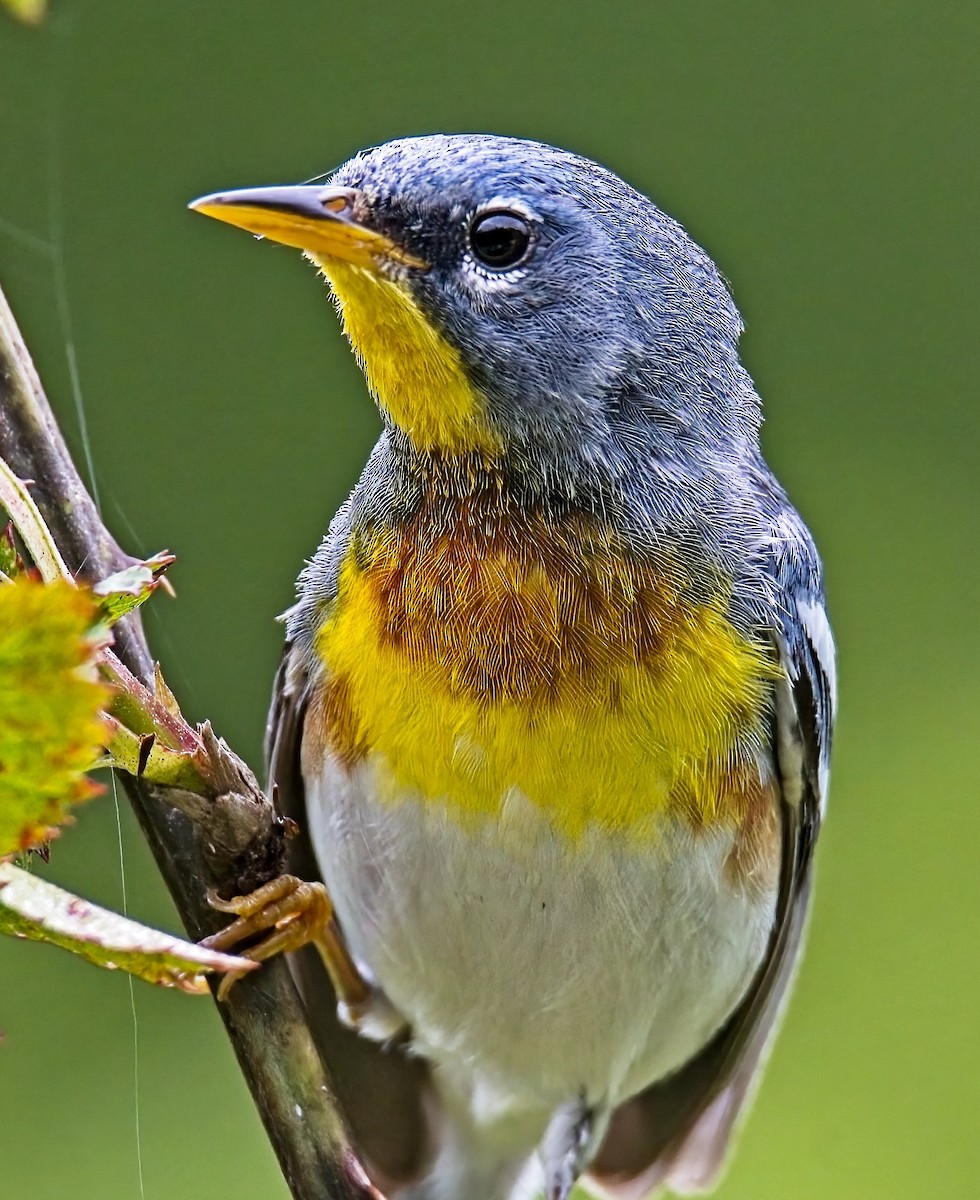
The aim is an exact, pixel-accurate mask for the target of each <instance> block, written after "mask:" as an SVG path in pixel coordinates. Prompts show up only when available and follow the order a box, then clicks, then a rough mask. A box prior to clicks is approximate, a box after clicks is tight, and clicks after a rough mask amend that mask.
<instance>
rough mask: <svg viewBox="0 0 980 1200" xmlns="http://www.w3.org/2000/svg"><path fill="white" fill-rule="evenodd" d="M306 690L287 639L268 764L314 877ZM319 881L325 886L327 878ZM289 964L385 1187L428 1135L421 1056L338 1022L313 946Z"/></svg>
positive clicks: (359, 1141) (413, 1172)
mask: <svg viewBox="0 0 980 1200" xmlns="http://www.w3.org/2000/svg"><path fill="white" fill-rule="evenodd" d="M310 689H311V681H310V675H309V670H308V667H307V663H306V655H305V654H304V653H303V652H302V651H301V649H300V648H299V647H298V646H297V645H295V644H294V643H289V642H287V644H286V648H285V651H284V652H283V656H282V660H281V662H280V665H279V670H278V672H277V674H276V681H275V687H274V690H273V695H272V707H271V709H270V711H269V719H268V722H267V725H266V740H265V748H266V762H267V764H268V769H269V780H270V791H271V794H272V795H274V796H275V799H276V804H277V807H278V809H279V811H280V812H281V813H282V814H283V816H286V817H290V818H292V820H293V821H295V822H296V825H297V826H298V833H297V834H296V836H295V837H294V838H292V839H291V841H290V844H289V870H290V871H291V872H292V873H293V874H295V875H298V876H300V878H302V879H310V880H315V879H319V877H320V871H319V867H318V865H317V861H316V856H315V854H314V853H313V847H312V845H311V843H310V840H309V837H308V836H307V832H306V825H307V820H306V798H305V788H304V785H303V773H302V767H301V761H300V754H301V747H302V740H303V725H304V721H305V719H306V711H307V706H308V703H309V696H310ZM325 882H326V883H327V886H328V888H329V884H330V881H329V880H326V881H325ZM290 967H291V969H292V972H293V977H294V979H295V980H296V984H297V986H298V988H299V990H300V993H301V995H302V997H303V1001H304V1004H305V1006H306V1010H307V1015H308V1018H309V1024H310V1029H311V1031H312V1033H313V1036H314V1040H315V1041H316V1044H317V1048H318V1049H319V1051H320V1056H321V1058H322V1059H323V1061H324V1063H325V1064H326V1067H327V1070H328V1073H329V1076H330V1078H331V1079H332V1080H333V1083H334V1086H335V1088H336V1092H337V1098H338V1100H339V1102H340V1105H341V1108H342V1109H343V1112H344V1116H345V1117H346V1119H347V1123H348V1126H349V1128H350V1131H351V1134H352V1137H353V1141H354V1144H355V1146H356V1147H357V1150H358V1153H359V1154H360V1155H361V1157H362V1158H363V1159H364V1162H365V1166H366V1167H367V1168H368V1171H369V1174H370V1175H371V1178H372V1181H373V1182H375V1183H376V1184H377V1185H379V1186H381V1187H383V1188H385V1189H387V1188H388V1187H390V1186H392V1185H394V1184H396V1183H401V1182H404V1181H408V1180H412V1179H414V1178H416V1177H417V1176H418V1174H419V1172H420V1170H421V1168H422V1165H423V1163H422V1160H423V1158H424V1156H425V1153H426V1151H427V1150H428V1147H429V1143H430V1140H431V1139H430V1134H429V1133H428V1130H427V1118H426V1116H425V1112H424V1109H423V1097H424V1096H425V1094H426V1092H427V1090H428V1087H429V1083H428V1069H427V1067H426V1066H425V1064H424V1063H423V1062H422V1061H421V1060H419V1059H414V1058H409V1057H408V1056H407V1055H405V1054H402V1053H400V1052H398V1051H397V1050H393V1049H387V1048H385V1047H382V1046H379V1045H378V1044H377V1043H375V1042H372V1041H369V1040H368V1039H367V1038H363V1037H359V1036H358V1035H357V1034H356V1033H354V1032H353V1031H352V1030H351V1029H349V1028H348V1027H347V1026H346V1025H344V1024H342V1023H341V1021H340V1020H339V1019H338V1017H337V1001H336V997H335V996H334V994H333V989H332V988H331V986H330V980H329V977H328V975H327V973H326V971H325V970H324V968H323V964H322V963H321V961H320V958H319V955H318V954H317V953H316V951H314V950H313V949H312V948H311V947H307V948H306V949H304V950H302V951H300V952H299V953H298V954H295V955H292V956H291V962H290Z"/></svg>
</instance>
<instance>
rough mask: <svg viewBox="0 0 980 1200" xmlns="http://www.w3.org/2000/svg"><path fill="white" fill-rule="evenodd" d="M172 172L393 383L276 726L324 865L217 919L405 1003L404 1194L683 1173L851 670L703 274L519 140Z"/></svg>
mask: <svg viewBox="0 0 980 1200" xmlns="http://www.w3.org/2000/svg"><path fill="white" fill-rule="evenodd" d="M193 207H195V208H196V209H197V210H199V211H201V212H203V213H206V214H207V215H209V216H213V217H217V218H219V219H220V220H223V221H227V222H230V223H231V224H233V225H238V226H241V227H243V228H245V229H247V230H250V231H251V232H253V233H256V234H260V235H261V236H263V237H265V238H269V239H271V240H273V241H277V242H283V243H286V244H288V245H291V246H297V247H300V248H301V249H302V250H304V251H305V252H306V255H307V257H308V258H310V259H311V260H312V261H313V262H314V263H315V264H316V266H317V267H318V268H319V269H320V271H321V272H322V274H323V275H324V277H325V278H326V280H327V283H328V284H329V286H330V289H331V291H332V293H333V296H334V299H335V301H336V304H337V308H338V310H339V313H340V318H341V321H342V324H343V327H344V332H345V333H346V335H347V337H348V339H349V340H350V343H351V345H352V347H353V350H354V353H355V355H356V357H357V360H358V362H359V363H360V365H361V367H362V368H363V371H364V375H365V377H366V379H367V383H368V387H369V389H370V391H371V393H372V395H373V396H374V398H375V400H376V401H377V403H378V405H379V407H380V409H381V413H382V415H383V418H384V430H383V433H382V434H381V437H380V439H379V441H378V443H377V445H376V446H375V448H374V450H373V452H372V454H371V456H370V459H369V460H368V463H367V466H366V467H365V469H364V472H363V474H362V475H361V478H360V480H359V481H358V483H357V486H356V487H355V488H354V491H353V493H352V494H351V496H350V499H349V500H348V501H347V502H346V503H345V504H344V505H343V507H342V508H341V510H340V511H339V513H338V514H337V515H336V517H335V518H334V520H333V522H332V523H331V525H330V529H329V531H328V533H327V535H326V537H325V539H324V541H323V543H322V544H321V546H320V548H319V550H317V552H316V554H315V555H314V556H313V558H312V560H311V561H310V562H309V564H308V565H307V566H306V568H305V569H304V571H303V573H302V575H301V576H300V581H299V593H298V602H297V604H296V605H295V607H294V608H293V609H291V611H290V612H289V613H288V615H287V622H286V628H287V646H286V653H285V657H284V660H283V666H282V668H281V671H280V674H279V679H278V684H277V691H276V695H275V700H274V704H273V709H272V716H271V724H270V747H271V765H272V771H273V777H274V779H276V780H278V783H279V787H280V791H281V792H282V793H283V794H284V795H285V796H286V798H287V800H289V799H290V798H291V803H293V805H295V803H296V797H297V791H298V790H300V789H301V790H302V791H304V792H305V813H306V818H305V819H306V825H307V829H308V833H309V837H310V840H311V842H312V846H313V848H314V850H315V854H316V860H317V863H318V864H319V869H320V871H321V873H322V877H323V880H324V881H325V885H326V892H324V891H323V890H322V889H320V890H319V891H317V890H315V889H314V890H310V889H308V888H307V889H304V888H303V887H302V886H300V885H298V884H296V883H295V882H290V881H288V880H284V881H274V882H273V883H272V884H270V885H269V886H268V887H267V888H266V889H262V890H261V893H259V894H256V896H254V897H252V898H248V899H244V900H241V901H238V902H234V903H233V904H232V905H230V906H229V907H232V908H233V909H234V911H235V912H236V913H238V914H239V920H238V921H237V922H236V923H235V925H234V926H232V927H231V929H230V931H229V934H228V936H227V938H225V940H224V942H223V943H222V944H231V943H232V942H234V941H236V940H239V939H240V938H241V937H242V936H243V935H244V934H248V933H255V932H256V931H257V930H259V929H262V928H266V927H269V926H272V925H275V924H277V923H278V931H277V932H273V933H272V934H271V935H270V938H269V939H268V941H267V942H266V943H262V944H261V945H260V946H259V947H258V948H256V949H254V950H253V951H252V953H253V954H254V955H255V956H256V957H263V956H264V955H265V954H266V953H267V952H269V951H271V950H274V949H281V948H284V947H291V946H293V945H295V944H296V943H297V942H298V941H300V940H302V939H303V938H306V937H310V936H312V937H313V939H314V940H315V941H316V942H317V944H318V945H319V948H320V950H321V952H322V954H323V956H324V959H325V961H326V964H327V967H328V969H329V971H330V975H331V978H332V980H333V984H334V988H335V990H336V992H337V996H338V1001H339V1004H340V1010H341V1012H342V1014H343V1015H344V1016H345V1019H346V1020H347V1021H348V1022H349V1023H351V1024H354V1025H355V1026H356V1027H357V1028H358V1029H359V1030H360V1032H361V1033H362V1034H364V1035H365V1037H366V1038H372V1037H373V1038H377V1039H391V1038H392V1037H395V1038H396V1039H398V1038H400V1039H401V1046H402V1048H401V1049H389V1051H388V1057H389V1059H390V1060H392V1061H394V1060H398V1061H400V1062H402V1063H404V1073H403V1079H402V1084H403V1085H404V1086H403V1089H402V1090H403V1094H404V1095H408V1094H409V1092H411V1093H412V1094H413V1095H415V1096H416V1098H418V1097H421V1099H420V1100H419V1102H418V1103H417V1104H416V1105H415V1107H414V1108H413V1112H414V1114H415V1115H414V1118H413V1119H414V1121H415V1125H414V1126H413V1130H414V1131H413V1132H411V1133H405V1132H404V1131H399V1130H398V1129H397V1125H398V1119H399V1118H398V1116H397V1114H389V1115H388V1116H387V1117H386V1118H385V1121H384V1122H382V1123H381V1125H382V1126H383V1127H381V1128H379V1122H378V1121H377V1120H375V1121H374V1122H373V1124H372V1121H371V1120H370V1118H359V1117H358V1116H357V1112H358V1111H359V1106H358V1102H357V1098H356V1096H355V1098H354V1100H353V1101H352V1103H351V1110H352V1113H353V1114H354V1115H353V1116H352V1123H353V1125H354V1133H355V1136H359V1137H360V1141H361V1146H362V1149H363V1151H364V1154H365V1158H366V1161H367V1164H368V1168H369V1170H370V1171H371V1172H372V1174H373V1176H374V1178H375V1179H376V1181H378V1185H379V1186H380V1187H382V1188H383V1189H384V1190H385V1192H386V1194H388V1195H389V1196H392V1197H397V1198H398V1200H409V1198H411V1200H516V1198H517V1197H525V1196H532V1195H536V1194H540V1191H541V1189H542V1188H543V1189H544V1191H545V1194H546V1196H547V1197H548V1200H565V1197H567V1196H568V1194H569V1192H570V1190H571V1188H572V1186H573V1183H574V1182H575V1180H576V1179H578V1177H579V1176H580V1175H581V1174H583V1173H585V1174H586V1176H587V1180H588V1181H589V1186H591V1187H593V1188H594V1189H595V1190H596V1191H597V1192H598V1193H599V1194H603V1195H608V1196H617V1197H634V1198H638V1197H643V1196H646V1195H647V1194H648V1193H649V1192H651V1191H653V1190H654V1189H655V1188H656V1187H657V1186H658V1185H661V1184H664V1185H668V1186H669V1187H671V1188H672V1189H673V1190H675V1191H679V1192H682V1193H683V1192H691V1191H698V1190H701V1189H704V1188H706V1187H708V1186H709V1185H710V1184H711V1182H712V1180H713V1179H714V1178H715V1177H716V1175H717V1173H718V1171H719V1168H720V1166H721V1164H722V1162H723V1159H724V1157H725V1154H726V1150H727V1147H728V1144H729V1141H730V1137H731V1133H732V1129H733V1126H734V1124H735V1122H736V1120H737V1118H738V1116H739V1113H740V1110H741V1109H742V1108H743V1107H744V1105H745V1103H746V1100H747V1098H748V1096H749V1095H750V1094H751V1091H752V1088H753V1085H754V1082H755V1079H756V1076H757V1075H758V1073H759V1070H760V1068H761V1066H762V1063H763V1061H764V1059H765V1057H766V1053H767V1049H768V1047H769V1044H770V1041H771V1038H772V1035H773V1033H774V1031H775V1028H776V1025H777V1023H778V1017H779V1014H780V1011H781V1010H782V1008H783V1004H784V1001H785V999H786V996H787V992H788V988H789V985H790V982H791V980H792V977H793V973H794V967H795V964H796V962H797V960H798V958H799V954H800V949H801V945H802V940H803V934H804V928H805V925H806V916H807V909H808V905H809V895H810V883H811V876H812V866H811V860H812V854H813V846H814V841H815V839H816V835H817V831H818V829H819V826H820V822H821V816H822V811H823V806H824V803H825V799H826V794H827V769H828V756H829V750H830V738H831V725H832V720H833V709H834V704H835V666H834V648H833V641H832V638H831V633H830V628H829V625H828V622H827V617H826V614H825V608H824V599H823V590H822V583H821V570H820V564H819V560H818V557H817V553H816V551H815V549H814V545H813V541H812V539H811V536H810V534H809V532H808V530H807V528H806V526H805V525H804V523H803V521H802V520H801V519H800V517H799V516H798V515H797V513H796V512H795V511H794V509H793V508H792V507H791V505H790V503H789V501H788V500H787V498H786V495H785V493H784V492H783V490H782V488H781V487H780V485H779V484H778V483H777V481H776V479H775V478H774V476H773V474H772V472H771V471H770V469H769V467H768V466H767V464H766V463H765V461H764V460H763V458H762V454H761V452H760V448H759V426H760V421H761V414H760V402H759V397H758V396H757V394H756V391H755V388H754V386H753V383H752V380H751V379H750V377H749V375H748V374H747V372H746V371H745V369H744V367H743V366H742V364H741V362H740V361H739V356H738V340H739V335H740V333H741V330H742V324H741V320H740V317H739V314H738V311H737V310H736V308H735V305H734V303H733V301H732V298H731V296H730V294H729V291H728V289H727V287H726V285H725V283H724V281H723V280H722V278H721V276H720V275H719V273H718V270H717V269H716V267H715V266H714V264H713V263H712V261H711V260H710V259H709V257H708V256H707V254H705V252H704V251H703V250H701V249H700V248H699V247H698V246H697V245H695V243H694V242H693V241H692V240H691V239H690V238H689V237H688V235H687V234H686V233H685V231H684V230H683V229H682V228H681V226H680V225H678V224H677V223H676V222H675V221H673V220H671V219H670V218H669V217H667V216H666V215H665V214H664V213H663V212H661V211H660V210H659V209H658V208H657V207H656V206H655V205H654V204H653V203H651V201H650V200H648V199H647V198H646V197H645V196H643V195H641V194H640V193H639V192H637V191H635V190H634V189H633V188H631V187H629V186H628V185H627V184H626V183H624V182H623V181H622V180H621V179H619V178H617V177H616V175H614V174H612V173H611V172H610V171H608V170H606V169H604V168H603V167H601V166H598V165H597V164H596V163H594V162H590V161H588V160H586V159H584V158H580V157H577V156H576V155H573V154H570V153H566V152H564V151H562V150H558V149H554V148H552V147H549V146H545V145H541V144H538V143H535V142H530V141H522V140H517V139H510V138H502V137H493V136H483V135H454V136H431V137H417V138H407V139H404V140H400V141H395V142H391V143H389V144H387V145H384V146H380V147H378V148H376V149H372V150H368V151H365V152H363V153H361V154H358V155H356V156H355V157H354V158H353V159H351V160H350V161H349V162H348V163H346V164H345V165H344V166H342V167H341V168H340V169H339V170H337V171H336V172H334V173H333V174H332V175H331V176H330V177H329V178H328V179H327V180H326V181H325V182H322V183H312V184H305V185H300V186H289V187H272V188H257V189H248V190H242V191H233V192H224V193H219V194H216V195H212V196H207V197H205V198H203V199H201V200H199V201H197V202H195V204H194V206H193ZM327 893H328V894H329V900H328V899H327ZM331 903H332V911H333V916H332V918H331V907H330V906H331ZM300 913H303V914H305V919H304V918H300V917H297V914H300ZM293 917H295V918H296V920H295V921H294V922H293V925H290V923H289V919H290V918H293ZM293 926H294V927H293ZM221 936H222V935H219V937H221ZM413 1059H414V1061H413ZM419 1059H421V1060H424V1061H425V1063H427V1064H428V1069H424V1070H423V1069H422V1068H421V1067H420V1066H419V1064H418V1060H419ZM385 1069H386V1070H399V1069H400V1068H396V1067H391V1066H390V1064H389V1066H388V1067H386V1068H385ZM351 1073H352V1074H355V1075H356V1071H352V1072H351ZM406 1081H407V1082H406ZM338 1086H340V1088H341V1091H342V1092H343V1091H344V1090H345V1089H346V1091H347V1092H348V1093H352V1092H356V1088H357V1084H356V1080H355V1081H353V1082H352V1080H351V1079H350V1078H348V1079H347V1080H346V1081H344V1080H341V1081H340V1083H339V1085H338ZM364 1107H365V1106H364V1103H363V1102H362V1103H361V1104H360V1110H363V1109H364ZM409 1107H411V1106H409ZM419 1114H421V1116H420V1115H419ZM406 1139H407V1141H406ZM408 1143H411V1145H410V1146H409V1145H408Z"/></svg>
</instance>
